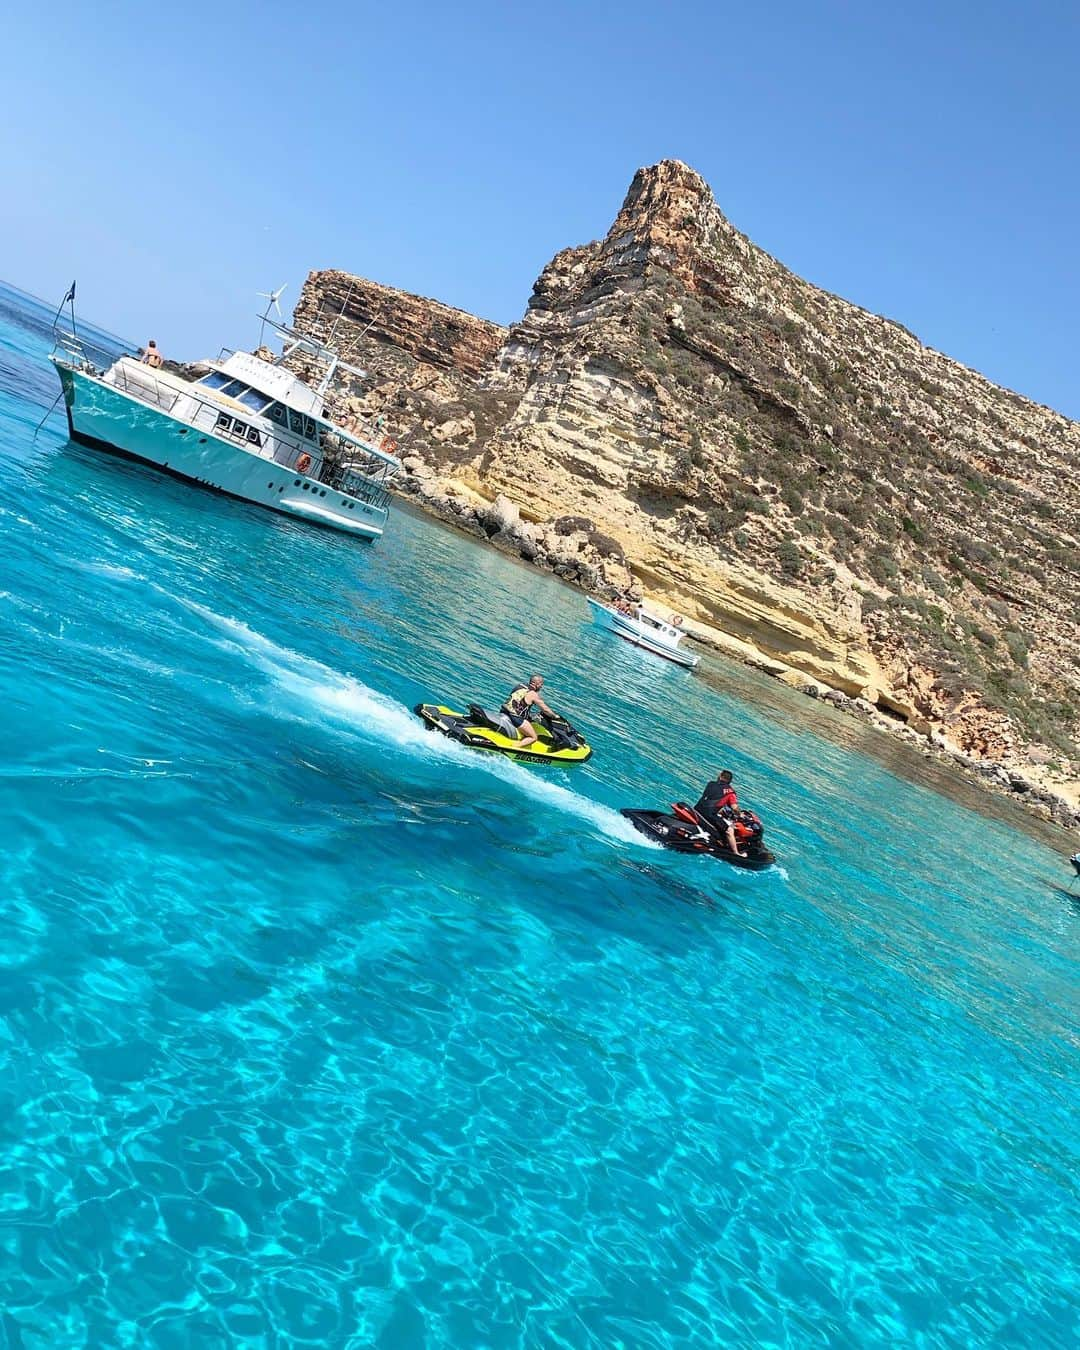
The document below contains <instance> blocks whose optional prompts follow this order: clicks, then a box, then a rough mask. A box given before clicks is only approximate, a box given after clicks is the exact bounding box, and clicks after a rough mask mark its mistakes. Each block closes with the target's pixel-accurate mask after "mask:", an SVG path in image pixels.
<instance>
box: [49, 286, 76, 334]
mask: <svg viewBox="0 0 1080 1350" xmlns="http://www.w3.org/2000/svg"><path fill="white" fill-rule="evenodd" d="M69 300H70V301H71V321H72V323H74V322H75V283H74V282H72V283H71V285H70V286H69V287H68V288H67V290H66V291H65V292H64V298H63V300H61V301H60V303H59V304H58V305H57V307H56V313H55V314H54V315H53V328H55V327H56V321H57V320H58V319H59V318H60V312H61V310H63V308H64V306H65V305H66V304H67V302H68V301H69Z"/></svg>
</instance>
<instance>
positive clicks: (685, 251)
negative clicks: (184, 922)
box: [604, 159, 720, 266]
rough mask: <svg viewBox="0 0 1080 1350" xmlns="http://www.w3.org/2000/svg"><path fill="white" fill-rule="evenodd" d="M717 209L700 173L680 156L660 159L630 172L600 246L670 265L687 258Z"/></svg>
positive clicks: (620, 254) (617, 255) (616, 255)
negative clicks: (617, 208) (621, 201)
mask: <svg viewBox="0 0 1080 1350" xmlns="http://www.w3.org/2000/svg"><path fill="white" fill-rule="evenodd" d="M719 214H720V213H719V210H718V208H717V206H716V203H715V201H714V200H713V195H712V192H711V191H710V189H709V185H708V184H707V183H706V182H705V180H704V178H702V176H701V175H700V174H699V173H696V172H695V171H694V170H693V169H691V168H690V166H689V165H687V164H684V163H683V162H682V161H681V160H678V159H664V160H661V161H660V163H659V164H652V165H650V166H649V167H647V168H644V169H638V171H637V173H636V174H635V175H634V180H633V182H632V183H631V184H630V190H629V191H628V192H627V194H626V197H625V199H624V201H623V204H622V209H621V210H620V211H619V214H618V215H617V216H616V217H615V220H614V223H613V224H612V226H611V229H610V230H609V231H608V233H607V238H606V239H605V240H604V252H605V254H606V255H607V256H608V257H609V258H611V259H612V260H615V259H620V260H621V259H624V258H628V259H629V258H632V259H634V260H635V261H638V260H640V262H641V263H645V262H654V263H658V264H660V265H662V266H671V265H672V264H677V263H678V262H679V261H680V260H684V259H687V258H688V256H689V255H690V254H691V253H692V251H693V250H694V249H695V248H696V247H697V246H698V245H699V243H700V241H701V240H702V238H703V237H705V235H706V233H707V231H708V229H709V227H710V226H714V225H715V224H716V218H717V217H719Z"/></svg>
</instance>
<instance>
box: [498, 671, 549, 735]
mask: <svg viewBox="0 0 1080 1350" xmlns="http://www.w3.org/2000/svg"><path fill="white" fill-rule="evenodd" d="M543 687H544V677H543V676H542V675H530V676H529V683H528V684H515V685H514V687H513V689H512V690H511V691H510V697H509V698H508V699H507V700H506V702H505V703H504V704H503V706H502V709H501V711H502V714H503V716H504V717H506V718H507V719H508V720H509V722H510V724H511V725H512V726H513V727H514V729H515V731H516V733H517V736H518V738H519V740H520V741H521V745H522V749H524V747H525V746H527V745H532V743H533V741H535V740H536V739H537V736H536V731H535V729H534V728H533V724H532V722H531V721H530V720H529V719H530V718H531V717H532V715H533V710H534V709H535V710H536V711H538V712H542V713H544V714H545V715H546V716H547V717H554V716H555V714H554V713H553V712H552V711H551V709H550V708H549V707H548V705H547V704H546V703H545V702H544V700H543V699H542V698H541V697H540V690H541V689H543Z"/></svg>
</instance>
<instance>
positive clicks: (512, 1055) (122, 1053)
mask: <svg viewBox="0 0 1080 1350" xmlns="http://www.w3.org/2000/svg"><path fill="white" fill-rule="evenodd" d="M43 317H47V316H43V315H42V314H41V313H40V312H39V311H38V310H36V309H34V308H32V307H27V306H25V305H23V304H20V303H19V302H18V301H15V300H13V298H12V297H11V296H10V294H8V293H5V292H3V291H2V290H0V621H2V630H0V631H2V640H0V734H2V738H3V739H2V743H3V746H4V749H5V753H4V755H3V759H2V761H0V828H2V836H0V839H2V845H3V848H2V852H0V880H2V889H0V895H2V903H3V913H4V919H5V922H4V923H3V926H2V927H0V1171H2V1176H0V1294H2V1297H0V1309H2V1311H0V1346H5V1345H6V1346H9V1347H34V1348H35V1350H37V1348H38V1347H55V1346H69V1345H72V1346H74V1345H87V1346H110V1347H111V1346H177V1347H179V1346H191V1345H198V1346H207V1347H214V1346H236V1345H243V1346H252V1347H257V1346H266V1347H292V1346H355V1347H359V1346H368V1345H377V1346H392V1347H397V1346H402V1347H412V1346H425V1345H426V1346H460V1347H474V1346H477V1347H479V1346H485V1347H501V1346H538V1347H539V1346H558V1345H563V1346H575V1347H577V1346H595V1347H611V1346H626V1347H638V1346H647V1347H658V1348H661V1347H682V1346H709V1345H715V1344H724V1343H728V1344H730V1343H741V1344H756V1345H791V1346H803V1345H826V1344H828V1345H850V1346H866V1345H886V1344H888V1345H892V1344H912V1345H920V1346H938V1345H950V1346H970V1345H988V1344H1018V1345H1032V1346H1066V1345H1073V1344H1075V1343H1076V1337H1077V1333H1078V1325H1077V1303H1078V1294H1080V1290H1078V1288H1077V1271H1078V1270H1080V1244H1078V1240H1077V1212H1078V1199H1080V1183H1078V1180H1077V1178H1078V1174H1080V1156H1078V1155H1080V1148H1078V1140H1080V1123H1078V1116H1077V1100H1078V1097H1077V1067H1078V1059H1080V1056H1078V1051H1077V1032H1076V1027H1077V1021H1078V1017H1077V1013H1078V1007H1077V954H1078V932H1080V903H1078V902H1074V901H1071V900H1070V899H1069V898H1068V896H1067V895H1066V894H1065V887H1067V885H1068V878H1067V876H1066V874H1065V869H1064V868H1063V866H1062V858H1061V855H1060V854H1058V855H1055V853H1054V852H1053V851H1051V850H1050V849H1049V848H1047V847H1046V846H1044V845H1041V844H1039V843H1037V842H1035V841H1034V840H1032V839H1031V838H1029V837H1028V836H1027V835H1025V834H1023V833H1020V832H1018V831H1016V830H1013V829H1010V828H1009V827H1008V826H1007V825H1005V824H1002V823H999V822H995V821H991V820H988V819H985V818H983V817H981V816H979V815H976V814H974V813H972V812H970V811H968V810H966V809H965V808H964V807H962V806H960V805H957V804H955V803H952V802H949V801H947V800H945V799H944V798H942V797H940V796H937V795H935V794H934V793H932V792H930V791H928V790H927V789H926V788H925V787H921V786H915V785H912V784H910V783H906V782H904V781H901V780H900V779H899V778H896V777H893V776H892V775H891V774H890V773H889V772H887V771H886V770H885V768H883V767H881V766H880V765H879V764H877V763H876V762H875V761H874V760H872V759H870V758H867V757H866V756H864V755H860V754H858V753H855V752H853V751H852V750H851V749H850V748H847V747H844V746H841V745H838V744H836V743H835V740H829V739H822V738H819V737H817V736H814V735H812V734H811V733H810V732H809V731H807V730H806V728H805V725H804V724H803V722H802V720H801V719H802V718H804V717H805V715H806V713H805V709H803V708H802V707H801V705H800V709H799V711H796V706H795V705H796V696H794V695H792V696H791V697H790V698H788V697H787V695H786V694H784V695H777V694H776V692H775V688H774V687H772V686H770V688H769V694H768V697H767V699H766V698H764V697H761V698H759V697H758V694H760V693H762V691H763V686H762V685H761V684H760V683H759V682H758V681H757V680H756V679H755V678H754V677H751V676H748V675H747V674H746V673H745V672H742V671H738V670H734V669H733V668H732V667H728V666H721V665H720V664H719V663H715V662H712V663H711V666H710V662H711V659H710V658H706V663H705V665H704V666H703V673H704V676H705V678H699V677H695V676H691V675H688V674H687V673H686V672H683V671H680V670H678V669H676V668H674V667H668V666H666V665H663V664H661V663H659V662H654V661H653V660H651V659H649V658H646V657H642V656H640V655H639V654H637V653H635V652H634V651H632V650H631V649H630V648H628V647H624V646H623V645H622V644H620V643H619V642H618V641H617V640H616V639H614V638H612V637H609V636H605V635H604V634H603V633H601V632H599V631H597V630H595V629H593V628H592V627H590V626H589V623H588V615H587V612H586V605H585V603H584V600H583V599H582V598H581V597H580V596H578V595H577V594H575V593H573V592H571V591H568V590H566V589H564V588H562V587H560V586H559V585H557V584H556V583H555V582H553V581H552V580H550V579H549V578H546V577H544V576H541V575H539V574H537V573H535V572H532V571H529V570H526V569H524V568H522V567H519V566H516V565H514V564H512V563H510V562H508V561H507V560H505V559H504V558H502V557H500V556H498V555H496V554H494V553H492V552H490V551H487V550H484V549H481V548H479V547H478V546H476V545H474V544H472V543H471V542H469V541H465V540H462V539H461V538H459V537H457V536H455V535H453V534H451V533H450V532H448V531H447V530H445V529H443V528H441V527H438V526H435V525H433V524H431V523H429V522H427V521H424V520H421V519H418V518H416V517H415V516H413V515H411V514H408V513H407V512H405V511H403V510H398V511H396V512H395V514H394V517H393V519H392V523H391V527H390V530H389V533H388V534H387V536H386V538H385V539H383V540H382V541H381V542H380V543H378V544H377V545H375V546H373V547H366V546H363V545H360V544H358V543H356V542H355V541H352V540H350V539H347V538H344V537H340V536H338V535H335V534H331V533H329V532H324V531H320V530H317V529H313V528H309V527H305V526H303V525H300V524H294V523H292V522H290V521H287V520H285V519H283V518H280V517H275V516H273V515H271V514H269V513H264V512H261V511H259V510H257V509H255V508H253V507H251V508H249V507H247V506H244V505H242V504H239V503H236V502H230V501H227V500H225V499H223V498H219V497H216V496H213V495H211V494H210V493H207V492H203V491H201V490H198V489H195V488H193V487H189V486H187V485H185V484H182V483H179V482H176V481H173V480H170V479H169V478H167V477H163V476H160V475H158V474H156V473H154V472H153V471H151V470H149V469H145V470H144V469H142V468H139V467H136V466H132V465H130V464H126V463H123V462H120V461H116V460H112V459H110V458H108V457H105V456H102V455H100V454H98V453H96V452H93V451H88V450H82V449H79V448H77V447H75V446H73V445H71V444H69V443H68V441H67V439H66V434H65V428H64V423H63V419H62V417H61V416H60V415H58V414H54V415H53V416H52V417H51V418H50V419H49V421H48V422H47V424H46V427H45V429H44V430H43V431H42V433H41V435H40V436H39V437H38V439H37V441H36V443H35V442H33V440H32V436H33V431H34V427H35V425H36V423H37V422H38V421H39V420H40V419H41V417H42V416H43V415H44V413H45V409H46V408H47V406H48V404H49V402H51V400H52V398H53V397H54V395H55V393H56V391H57V384H56V381H55V376H54V374H53V372H52V370H51V368H50V367H49V366H48V364H47V362H46V360H45V356H46V353H47V351H48V345H49V344H48V340H47V334H46V331H45V327H46V326H45V325H43V324H42V322H41V321H42V318H43ZM532 668H537V669H540V670H542V671H543V672H544V673H545V674H546V675H547V678H548V687H547V691H546V692H548V693H549V694H550V695H551V699H552V701H554V702H557V703H558V704H560V705H563V706H564V707H565V708H566V709H568V710H569V711H570V712H571V714H572V716H573V717H574V719H575V720H576V721H578V722H579V724H580V725H582V726H583V727H585V728H587V729H588V731H589V732H590V733H591V736H590V739H591V740H592V741H593V743H594V745H595V747H596V754H595V756H594V758H593V760H592V761H591V762H590V763H589V764H587V765H584V766H580V767H578V768H577V769H576V770H571V769H565V770H560V769H555V770H548V771H546V772H545V771H544V770H541V769H527V768H522V767H518V766H515V765H511V764H505V763H501V762H500V763H489V762H487V761H485V760H482V759H481V758H479V757H478V756H476V755H473V754H470V752H468V751H466V750H463V749H460V748H458V747H455V746H453V745H451V744H449V743H447V742H445V741H443V740H442V739H439V738H434V737H432V736H431V735H429V734H428V733H426V732H425V731H424V730H423V729H422V728H421V726H420V724H419V722H417V721H416V719H415V718H414V717H413V716H412V714H411V713H410V712H409V709H410V708H411V706H412V705H413V704H414V703H415V702H417V701H418V700H420V699H421V698H431V697H434V696H438V697H440V698H448V699H450V700H451V701H457V700H461V699H462V698H468V697H474V698H479V699H480V700H481V701H487V702H489V703H491V704H494V703H496V702H497V701H498V699H499V698H500V696H501V695H502V694H503V693H504V692H505V691H506V689H507V687H508V684H509V682H510V681H511V680H512V679H513V678H514V677H516V676H518V675H519V674H521V673H527V672H528V671H529V670H530V669H532ZM710 668H711V671H712V676H711V678H710V675H709V669H710ZM814 715H815V716H816V715H817V714H816V713H815V714H814ZM722 765H730V767H731V768H732V769H733V770H734V771H735V774H736V777H737V779H738V783H739V787H740V789H741V792H742V795H743V798H744V800H746V801H747V802H750V803H753V804H754V805H756V806H758V807H759V809H760V810H761V811H762V813H763V814H764V815H765V816H766V818H767V820H768V822H769V824H770V827H771V828H770V831H769V838H770V841H771V843H772V846H773V848H774V849H775V851H776V852H777V854H778V855H779V856H780V858H781V861H782V864H783V870H782V871H774V872H771V873H766V874H762V875H757V876H754V875H746V874H741V873H738V872H736V871H734V870H732V869H730V868H727V867H725V866H724V865H723V864H720V863H715V862H713V861H711V860H702V859H693V858H680V857H678V856H675V855H671V854H668V853H665V852H663V851H661V850H658V849H655V848H651V847H649V846H648V845H647V843H646V842H645V841H644V840H643V839H641V838H640V836H638V835H636V834H634V833H633V832H632V831H631V830H630V829H629V828H628V827H627V824H626V822H625V821H623V819H622V818H621V817H620V816H619V815H618V814H617V808H618V807H619V806H622V805H632V804H637V805H652V804H654V803H656V804H663V803H664V802H666V801H669V800H672V799H673V797H674V796H675V795H685V794H687V793H689V792H692V791H693V789H694V786H695V785H696V784H698V783H700V782H701V781H702V780H703V779H704V778H705V777H706V776H707V775H708V774H709V773H710V772H711V771H712V770H715V769H716V768H718V767H721V766H722Z"/></svg>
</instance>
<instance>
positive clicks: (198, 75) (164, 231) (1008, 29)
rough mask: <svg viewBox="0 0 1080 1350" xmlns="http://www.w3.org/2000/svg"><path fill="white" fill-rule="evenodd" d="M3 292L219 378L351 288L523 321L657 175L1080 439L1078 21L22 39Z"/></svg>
mask: <svg viewBox="0 0 1080 1350" xmlns="http://www.w3.org/2000/svg"><path fill="white" fill-rule="evenodd" d="M4 27H5V33H4V39H3V42H2V44H0V75H2V80H0V90H2V91H3V99H4V105H5V106H4V116H3V118H2V119H0V175H2V179H0V181H2V197H0V200H2V202H3V207H4V209H3V210H2V211H0V278H3V279H6V280H8V281H10V282H13V283H14V284H16V285H19V286H22V287H24V288H25V289H27V290H31V291H34V292H36V293H38V294H40V295H42V296H45V297H46V298H49V297H53V296H55V297H56V298H57V299H59V297H60V295H61V294H62V293H63V291H64V288H65V287H66V285H67V283H68V282H69V281H70V280H71V278H72V277H73V276H75V277H77V278H78V280H79V302H80V308H81V309H82V310H83V311H84V312H85V314H86V316H87V317H88V318H92V319H94V320H95V321H97V322H99V323H101V324H103V325H105V326H106V327H110V328H113V329H115V330H117V331H119V332H120V333H122V334H123V335H124V336H127V337H130V338H133V339H135V340H140V341H141V340H142V339H144V338H145V337H148V336H150V335H153V336H154V337H156V339H157V341H158V343H159V344H160V345H161V346H162V348H163V349H164V350H165V351H166V352H167V353H168V354H169V355H176V356H198V355H201V354H205V353H207V352H210V351H216V350H217V348H218V347H219V346H221V345H224V344H228V345H234V344H241V343H245V342H251V341H253V340H254V337H255V335H256V329H255V325H254V322H253V318H252V316H253V314H254V312H255V309H256V307H257V305H258V303H259V302H257V301H256V299H255V296H254V292H255V291H257V290H268V289H270V288H271V287H272V286H276V285H279V284H280V283H281V282H283V281H287V282H288V284H289V289H288V290H287V291H286V293H285V297H284V298H285V301H287V302H290V303H291V302H293V301H295V299H296V295H297V293H298V290H299V286H300V283H301V282H302V281H303V278H304V276H305V275H306V273H307V272H308V270H309V269H310V268H312V267H329V266H333V267H343V268H346V269H348V270H351V271H355V272H358V273H361V274H362V275H364V276H368V277H372V278H374V279H376V280H378V281H382V282H385V283H388V284H390V285H394V286H401V287H404V288H406V289H408V290H412V291H417V292H420V293H421V294H424V295H431V296H435V297H437V298H439V299H441V300H444V301H446V302H448V303H449V304H453V305H459V306H461V307H462V308H463V309H467V310H470V311H472V312H473V313H476V314H480V315H483V316H485V317H488V318H493V319H498V320H500V321H502V322H504V323H505V322H509V321H511V320H513V319H515V318H517V317H518V316H519V315H520V314H521V313H522V311H523V310H524V307H525V304H526V302H527V300H528V296H529V292H530V289H531V286H532V282H533V280H534V278H535V276H536V274H537V273H538V271H539V270H540V268H541V267H542V266H543V265H544V263H545V262H546V261H547V260H548V258H549V257H550V256H551V255H552V254H553V253H554V252H555V251H556V250H558V249H560V248H563V247H565V246H566V245H569V244H577V243H582V242H584V241H586V240H588V239H592V238H596V237H598V236H600V235H602V234H604V233H605V231H606V230H607V228H608V225H609V224H610V222H611V220H612V217H613V216H614V214H615V212H616V211H617V210H618V207H619V204H620V202H621V201H622V197H623V194H624V192H625V190H626V188H627V186H628V184H629V182H630V179H631V177H632V175H633V173H634V171H635V169H637V168H638V166H639V165H642V164H648V163H652V162H654V161H656V160H658V159H663V158H665V157H668V156H672V157H676V158H679V159H684V160H686V161H687V162H688V163H690V164H691V165H693V166H694V167H695V168H696V169H698V170H699V172H701V173H702V174H703V175H704V176H705V178H706V179H707V180H708V181H709V182H710V184H711V185H712V187H713V190H714V191H715V193H716V197H717V200H718V202H719V204H720V206H721V209H722V210H723V211H724V212H725V213H726V214H727V215H728V216H729V218H730V219H731V220H732V221H733V222H734V223H735V224H736V225H737V226H738V227H739V228H740V229H742V230H744V231H745V232H746V233H747V234H749V235H750V237H751V238H752V239H753V240H754V241H755V242H756V243H758V244H760V245H761V246H762V247H764V248H765V249H767V250H768V251H769V252H770V253H772V254H774V255H775V256H776V257H778V258H779V259H780V260H781V261H783V262H784V263H786V264H787V265H788V266H789V267H791V268H792V269H793V270H795V271H796V272H798V273H800V274H801V275H802V276H804V277H806V278H807V279H808V280H810V281H812V282H814V283H816V284H817V285H819V286H823V287H826V288H827V289H829V290H831V291H835V292H837V293H838V294H840V295H843V296H845V297H847V298H848V299H850V300H853V301H855V302H856V303H858V304H860V305H863V306H865V307H866V308H868V309H871V310H875V311H877V312H878V313H882V314H886V315H888V316H889V317H891V318H895V319H897V320H899V321H900V322H901V323H903V324H905V325H906V326H907V327H908V328H910V329H911V330H912V331H913V332H915V333H916V334H918V336H919V337H920V338H921V339H922V340H923V341H924V342H927V343H928V344H930V345H931V346H934V347H937V348H939V349H940V350H942V351H944V352H947V353H948V354H949V355H951V356H954V357H956V358H957V359H959V360H961V361H963V362H965V363H966V364H967V365H970V366H974V367H975V368H976V369H978V370H981V371H983V372H984V373H985V374H987V375H989V376H990V377H991V378H992V379H994V380H997V381H1000V382H1001V383H1003V384H1006V385H1008V386H1010V387H1012V388H1014V389H1017V390H1019V391H1021V392H1023V393H1025V394H1027V395H1029V396H1031V397H1033V398H1035V399H1037V400H1039V401H1041V402H1045V403H1049V404H1051V405H1052V406H1054V407H1057V408H1059V409H1061V410H1062V411H1065V412H1067V413H1070V414H1071V415H1073V416H1080V385H1078V378H1077V373H1078V371H1080V344H1078V342H1077V311H1078V302H1080V269H1078V266H1077V262H1078V239H1080V230H1078V224H1080V187H1078V173H1080V168H1078V149H1080V146H1078V131H1080V115H1078V114H1080V96H1078V92H1077V91H1078V89H1080V75H1078V71H1080V6H1078V5H1077V4H1076V3H1066V2H1064V0H1063V2H1062V3H1049V2H1048V0H1034V3H1031V4H1026V5H1025V4H1020V3H1010V4H1006V3H1001V2H1000V0H985V2H984V3H975V2H974V0H970V2H968V3H957V2H956V0H953V2H952V3H950V0H940V3H931V0H914V3H910V4H908V5H905V6H900V5H891V4H884V3H880V4H879V3H876V0H868V2H867V3H855V0H852V3H847V4H844V3H838V2H836V0H833V2H831V3H830V2H825V3H813V0H774V3H772V4H771V5H763V6H757V7H755V6H751V5H748V4H745V3H738V4H730V3H727V2H726V0H715V2H714V3H708V2H707V0H697V2H695V0H685V2H683V3H672V4H667V5H659V4H657V5H651V6H644V5H635V4H634V3H632V2H630V0H627V2H625V3H622V4H617V3H610V4H609V3H597V2H593V3H589V2H588V0H585V2H584V3H581V4H577V5H574V4H567V3H561V2H560V0H555V2H554V3H550V2H549V3H546V4H543V5H541V4H531V5H523V4H513V3H507V2H506V0H503V3H496V4H491V3H487V2H486V0H476V2H474V3H470V4H464V3H463V4H459V5H455V4H436V3H407V2H406V3H396V4H394V3H390V4H380V5H377V6H376V5H369V4H365V3H346V2H345V0H296V3H293V4H285V3H282V0H266V3H261V4H254V3H248V2H247V0H235V3H231V4H227V5H222V4H205V3H202V0H195V3H188V4H183V5H178V6H175V5H174V6H165V5H161V4H145V5H134V4H128V3H124V2H123V0H122V2H121V3H117V4H112V5H95V4H86V3H78V4H72V3H69V2H68V0H59V3H55V2H54V3H51V4H36V5H29V4H23V5H17V6H12V7H9V11H8V13H7V15H6V17H5V21H4Z"/></svg>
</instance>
